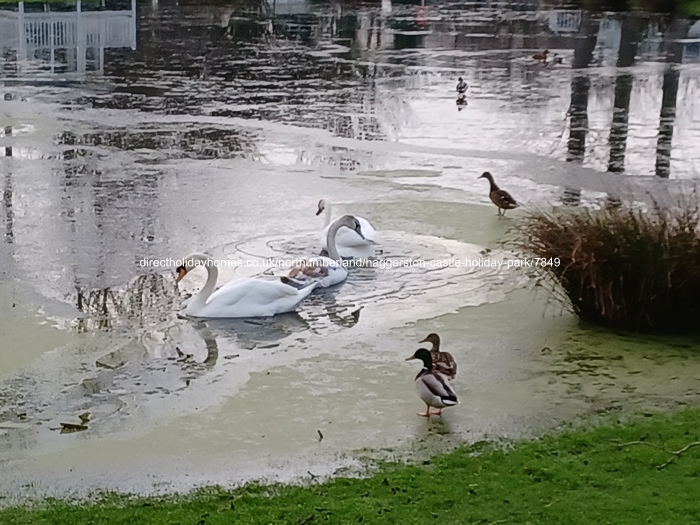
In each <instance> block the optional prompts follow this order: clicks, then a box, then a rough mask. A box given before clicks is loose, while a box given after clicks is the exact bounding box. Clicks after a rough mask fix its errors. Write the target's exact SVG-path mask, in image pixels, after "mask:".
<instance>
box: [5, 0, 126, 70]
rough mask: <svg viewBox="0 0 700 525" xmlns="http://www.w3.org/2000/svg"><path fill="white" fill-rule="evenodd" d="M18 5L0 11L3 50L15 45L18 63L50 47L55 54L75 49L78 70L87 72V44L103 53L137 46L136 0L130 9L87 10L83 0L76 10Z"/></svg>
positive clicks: (78, 2) (77, 4) (13, 47)
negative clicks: (15, 8) (31, 9)
mask: <svg viewBox="0 0 700 525" xmlns="http://www.w3.org/2000/svg"><path fill="white" fill-rule="evenodd" d="M18 7H19V9H18V11H17V12H11V11H0V50H2V48H5V49H6V48H10V49H16V50H17V61H18V63H20V62H22V61H24V60H27V59H29V60H31V59H32V58H33V57H34V56H35V55H37V51H44V50H48V51H50V53H51V57H53V56H54V52H55V51H56V50H59V49H73V50H76V52H77V57H78V58H77V62H78V63H77V65H78V67H77V70H78V71H79V72H84V71H85V67H84V65H85V55H86V51H87V49H88V48H93V49H97V50H99V51H100V54H102V51H103V50H104V49H106V48H115V47H130V48H131V49H136V0H132V2H131V10H129V11H96V12H84V11H82V9H81V7H82V6H81V2H80V0H78V1H77V2H76V10H75V11H73V12H57V13H52V12H50V11H45V12H40V13H26V12H25V11H24V2H19V5H18ZM52 60H53V58H52ZM101 67H102V65H100V68H101Z"/></svg>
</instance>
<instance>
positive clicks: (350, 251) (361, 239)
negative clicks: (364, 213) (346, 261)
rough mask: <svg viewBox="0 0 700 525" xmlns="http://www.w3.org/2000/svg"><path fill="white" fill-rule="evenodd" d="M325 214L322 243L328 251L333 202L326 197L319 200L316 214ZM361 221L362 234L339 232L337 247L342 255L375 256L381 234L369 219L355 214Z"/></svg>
mask: <svg viewBox="0 0 700 525" xmlns="http://www.w3.org/2000/svg"><path fill="white" fill-rule="evenodd" d="M322 213H325V215H324V229H323V233H322V236H323V238H322V240H321V243H322V245H323V249H324V251H328V243H327V241H326V239H327V238H328V230H329V228H330V227H331V204H330V203H329V202H328V201H327V200H326V199H321V200H320V201H318V211H317V212H316V215H317V216H318V215H321V214H322ZM354 217H355V218H356V219H357V220H358V222H359V223H360V227H361V228H362V236H360V235H358V234H357V233H356V232H354V231H350V230H341V231H339V232H338V236H337V237H336V239H335V244H336V247H337V248H338V253H339V254H340V256H341V257H345V258H348V257H354V258H357V259H364V258H366V257H374V256H375V251H374V245H375V244H377V243H378V242H379V234H378V233H377V230H375V229H374V227H373V226H372V225H371V224H370V223H369V221H368V220H367V219H365V218H363V217H357V216H354Z"/></svg>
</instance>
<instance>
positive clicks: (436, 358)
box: [419, 334, 457, 381]
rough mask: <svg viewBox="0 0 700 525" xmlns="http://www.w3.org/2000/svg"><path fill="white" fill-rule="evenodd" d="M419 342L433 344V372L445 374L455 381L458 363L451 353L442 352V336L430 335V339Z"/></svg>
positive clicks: (431, 354) (431, 353) (431, 351)
mask: <svg viewBox="0 0 700 525" xmlns="http://www.w3.org/2000/svg"><path fill="white" fill-rule="evenodd" d="M419 342H420V343H432V345H433V348H432V349H431V350H430V356H431V357H432V359H433V370H434V371H435V372H439V373H440V374H443V375H444V376H445V377H447V378H448V379H449V380H451V381H452V380H454V378H455V377H457V361H455V358H454V357H452V354H451V353H449V352H441V351H440V336H439V335H437V334H429V335H428V337H426V338H425V339H423V340H422V341H419Z"/></svg>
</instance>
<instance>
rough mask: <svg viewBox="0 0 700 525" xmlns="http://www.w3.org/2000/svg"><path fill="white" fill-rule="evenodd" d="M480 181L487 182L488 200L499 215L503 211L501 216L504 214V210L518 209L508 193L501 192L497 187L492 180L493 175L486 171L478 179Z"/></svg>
mask: <svg viewBox="0 0 700 525" xmlns="http://www.w3.org/2000/svg"><path fill="white" fill-rule="evenodd" d="M479 178H480V179H482V178H483V179H486V180H488V181H489V185H490V187H489V198H490V199H491V202H493V203H494V204H495V205H496V206H497V207H498V214H499V215H500V214H501V210H503V215H505V214H506V210H512V209H513V208H517V207H518V203H517V202H516V200H515V199H514V198H513V197H512V196H511V194H510V193H508V192H507V191H506V190H502V189H501V188H499V187H498V185H497V184H496V182H495V181H494V180H493V175H491V174H490V173H489V172H488V171H485V172H484V173H482V174H481V176H480V177H479Z"/></svg>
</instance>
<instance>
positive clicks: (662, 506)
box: [0, 410, 700, 525]
mask: <svg viewBox="0 0 700 525" xmlns="http://www.w3.org/2000/svg"><path fill="white" fill-rule="evenodd" d="M699 435H700V412H699V411H695V410H689V411H685V412H681V413H677V414H675V415H673V416H670V417H663V416H655V417H652V418H649V419H645V420H642V421H637V422H634V423H628V424H619V423H617V424H612V425H608V426H603V427H599V428H595V429H593V430H590V431H571V432H568V433H566V434H563V435H561V436H558V437H545V438H542V439H540V440H537V441H533V442H526V443H521V444H519V445H517V446H515V447H514V448H513V449H512V450H508V451H500V450H492V449H491V448H490V446H489V445H486V444H480V445H479V444H477V445H474V446H472V447H466V448H462V449H459V450H457V451H455V452H453V453H450V454H445V455H441V456H438V457H435V458H434V459H433V460H431V461H429V462H426V463H424V464H420V465H397V464H390V465H384V466H382V467H381V468H380V469H379V472H378V473H376V474H375V475H373V476H371V477H369V478H366V479H335V480H332V481H329V482H326V483H323V484H317V485H311V486H307V487H298V486H269V487H265V486H246V487H243V488H240V489H236V490H232V491H225V490H221V489H208V490H203V491H198V492H196V493H194V494H191V495H189V496H186V497H166V498H129V497H126V496H115V495H107V496H103V497H102V498H101V499H100V500H99V501H97V502H93V503H89V504H88V503H83V504H80V503H76V504H71V503H68V502H63V501H55V500H53V501H48V502H45V503H43V504H41V506H40V507H38V508H10V509H5V510H2V511H0V523H2V524H3V525H6V524H7V525H20V524H30V523H31V524H49V523H66V524H71V525H78V524H92V525H97V524H105V523H110V524H111V523H114V524H127V523H138V524H169V525H175V524H183V525H184V524H192V525H205V524H206V525H209V524H224V523H226V524H229V523H235V524H239V525H243V524H256V525H257V524H267V523H274V524H278V523H289V524H307V525H313V524H317V523H334V524H345V523H348V524H349V523H397V524H411V523H416V524H422V525H424V524H426V523H440V524H459V525H468V524H496V523H504V524H520V525H525V524H533V525H534V524H537V525H547V524H566V525H574V524H582V525H584V524H585V525H589V524H592V523H609V524H615V525H626V524H629V525H640V524H644V523H652V524H654V525H663V524H669V525H671V524H673V525H678V524H684V525H689V524H692V523H700V505H698V502H697V495H698V490H699V487H700V447H691V448H689V449H688V450H686V451H685V452H683V453H682V454H680V455H673V454H671V453H669V452H665V451H664V450H662V449H665V450H673V451H677V450H679V449H682V448H683V447H684V446H686V445H688V444H689V443H692V442H695V441H698V438H699ZM639 440H645V441H646V443H652V444H654V445H655V446H649V445H645V444H633V445H629V446H624V447H619V446H617V445H616V444H617V443H624V442H632V441H639ZM656 447H661V448H662V449H661V448H656ZM669 459H673V461H671V463H669V464H667V465H666V466H663V467H661V468H660V466H661V465H663V464H664V463H666V462H667V461H668V460H669Z"/></svg>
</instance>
